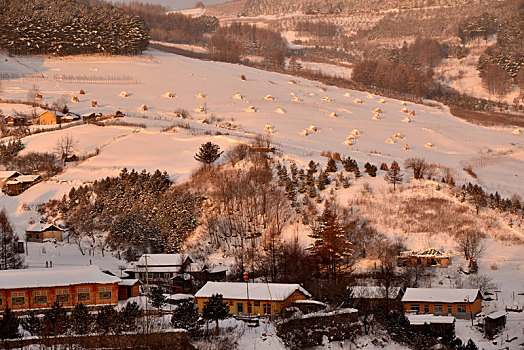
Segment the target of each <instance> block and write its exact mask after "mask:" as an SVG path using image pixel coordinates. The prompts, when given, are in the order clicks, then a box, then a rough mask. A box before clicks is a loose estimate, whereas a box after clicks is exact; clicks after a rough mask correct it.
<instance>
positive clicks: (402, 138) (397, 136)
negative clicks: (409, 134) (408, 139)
mask: <svg viewBox="0 0 524 350" xmlns="http://www.w3.org/2000/svg"><path fill="white" fill-rule="evenodd" d="M393 137H394V138H396V139H399V140H404V136H402V134H401V133H399V132H397V133H395V135H393Z"/></svg>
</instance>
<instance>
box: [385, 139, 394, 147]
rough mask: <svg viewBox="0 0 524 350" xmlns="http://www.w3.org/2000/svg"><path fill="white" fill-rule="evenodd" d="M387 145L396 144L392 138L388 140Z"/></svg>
mask: <svg viewBox="0 0 524 350" xmlns="http://www.w3.org/2000/svg"><path fill="white" fill-rule="evenodd" d="M386 143H390V144H392V145H394V144H395V141H394V140H393V139H392V138H391V137H390V138H388V139H387V140H386Z"/></svg>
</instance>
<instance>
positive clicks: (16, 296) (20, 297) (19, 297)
mask: <svg viewBox="0 0 524 350" xmlns="http://www.w3.org/2000/svg"><path fill="white" fill-rule="evenodd" d="M11 304H12V305H25V296H24V293H13V296H12V298H11Z"/></svg>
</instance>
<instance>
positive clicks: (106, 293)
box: [98, 287, 111, 300]
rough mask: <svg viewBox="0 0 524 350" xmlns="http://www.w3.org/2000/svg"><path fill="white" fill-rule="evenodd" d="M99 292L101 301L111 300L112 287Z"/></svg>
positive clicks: (101, 289) (102, 288)
mask: <svg viewBox="0 0 524 350" xmlns="http://www.w3.org/2000/svg"><path fill="white" fill-rule="evenodd" d="M98 292H99V293H98V294H99V298H100V300H108V299H111V287H100V288H99V289H98Z"/></svg>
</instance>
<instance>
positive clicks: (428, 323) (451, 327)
mask: <svg viewBox="0 0 524 350" xmlns="http://www.w3.org/2000/svg"><path fill="white" fill-rule="evenodd" d="M407 318H408V321H409V326H410V328H411V329H412V330H413V331H415V332H417V331H418V332H427V331H429V333H430V334H431V335H432V336H434V337H435V338H437V337H444V336H446V335H449V334H454V332H455V317H453V316H435V315H407Z"/></svg>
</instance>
